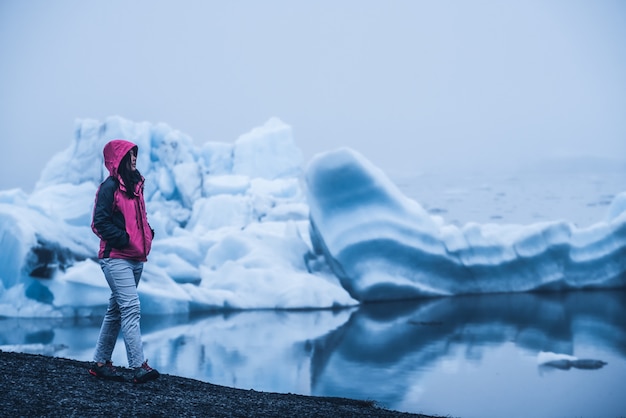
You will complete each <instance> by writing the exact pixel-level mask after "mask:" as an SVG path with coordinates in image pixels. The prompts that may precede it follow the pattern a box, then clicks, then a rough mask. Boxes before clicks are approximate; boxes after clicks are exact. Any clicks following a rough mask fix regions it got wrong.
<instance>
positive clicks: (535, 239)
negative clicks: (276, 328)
mask: <svg viewBox="0 0 626 418" xmlns="http://www.w3.org/2000/svg"><path fill="white" fill-rule="evenodd" d="M305 175H306V185H307V201H308V204H309V209H310V220H311V221H310V229H311V241H312V243H313V246H314V251H315V253H316V254H319V255H323V256H324V258H325V259H326V260H327V262H328V265H329V266H330V267H331V269H332V271H333V272H334V273H335V275H336V276H337V277H338V278H339V280H340V281H341V284H342V286H343V287H344V288H345V289H346V290H347V291H348V292H349V293H350V295H351V296H352V297H354V298H355V299H357V300H359V301H379V300H390V299H401V298H411V297H423V296H444V295H458V294H469V293H489V292H524V291H533V290H565V289H588V288H614V287H624V285H626V193H621V194H619V195H618V196H616V197H615V199H614V201H613V202H612V205H611V207H610V208H609V214H608V217H607V219H606V220H604V221H601V222H598V223H596V224H594V225H591V226H589V227H586V228H579V227H577V226H576V225H574V224H572V223H570V222H566V221H552V222H544V223H537V224H531V225H500V224H477V223H468V224H466V225H464V226H462V227H459V226H456V225H452V224H445V222H444V221H443V219H442V218H440V217H438V216H433V215H431V214H429V213H427V212H426V211H425V210H424V209H423V208H422V207H421V206H420V204H419V203H418V202H416V201H414V200H411V199H409V198H407V197H406V196H404V195H403V194H402V193H401V191H400V190H399V189H398V188H397V187H396V186H395V185H394V184H393V183H392V182H391V181H390V180H389V179H388V178H387V176H386V175H385V174H384V173H383V172H382V171H381V170H379V169H378V168H377V167H375V166H374V165H373V164H372V163H371V162H369V161H368V160H367V159H366V158H365V157H363V156H362V155H361V154H359V153H358V152H356V151H354V150H352V149H348V148H343V149H339V150H336V151H331V152H327V153H324V154H320V155H317V156H315V157H314V158H313V159H312V160H311V161H310V162H309V164H308V166H307V169H306V174H305Z"/></svg>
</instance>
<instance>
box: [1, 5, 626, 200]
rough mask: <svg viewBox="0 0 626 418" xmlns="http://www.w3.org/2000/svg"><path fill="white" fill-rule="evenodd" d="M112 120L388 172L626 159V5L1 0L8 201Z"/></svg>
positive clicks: (201, 140)
mask: <svg viewBox="0 0 626 418" xmlns="http://www.w3.org/2000/svg"><path fill="white" fill-rule="evenodd" d="M110 115H120V116H123V117H125V118H128V119H131V120H135V121H150V122H154V123H156V122H166V123H168V124H169V125H170V126H171V127H173V128H176V129H178V130H180V131H183V132H185V133H187V134H189V135H190V136H191V137H192V138H194V141H195V142H196V143H197V144H198V145H200V144H202V143H204V142H206V141H227V142H232V141H234V140H235V139H236V138H237V137H238V136H239V135H241V134H243V133H245V132H247V131H249V130H250V129H252V128H254V127H256V126H258V125H261V124H263V123H264V122H265V121H266V120H267V119H269V118H270V117H272V116H277V117H279V118H280V119H282V120H283V121H284V122H286V123H287V124H289V125H291V126H292V127H293V130H294V137H295V139H296V142H297V144H298V145H299V146H300V147H301V148H302V150H303V151H304V155H305V158H306V159H308V158H310V157H311V156H312V155H313V154H315V153H317V152H321V151H326V150H330V149H334V148H337V147H339V146H344V145H345V146H350V147H353V148H355V149H357V150H359V151H360V152H361V153H363V154H364V155H365V156H366V157H368V158H369V159H370V160H372V161H373V162H374V163H375V164H377V165H379V166H381V167H382V168H383V169H384V170H386V171H388V172H394V171H409V170H412V171H417V172H419V171H421V170H423V169H429V168H430V167H456V166H460V165H465V166H479V165H481V164H484V163H488V162H500V163H504V164H507V165H508V164H510V163H517V162H519V161H520V160H524V159H528V158H535V157H537V156H540V155H545V156H568V155H595V156H609V157H626V2H624V1H621V0H614V1H610V0H585V1H576V0H563V1H558V0H555V1H532V0H530V1H529V0H520V1H495V0H493V1H490V0H485V1H461V0H458V1H440V0H437V1H435V0H433V1H419V0H406V1H404V0H388V1H387V0H385V1H383V0H378V1H368V0H343V1H338V0H328V1H326V0H323V1H319V0H316V1H293V0H284V1H277V0H263V1H257V0H249V1H243V0H233V1H223V0H219V1H209V0H197V1H194V0H176V1H174V0H172V1H158V0H133V1H126V0H93V1H83V0H28V1H23V0H0V141H1V142H0V143H1V144H2V149H1V151H0V189H8V188H13V187H21V188H23V189H24V190H26V191H30V190H32V187H33V186H34V184H35V182H36V180H37V179H38V177H39V174H40V172H41V170H42V168H43V166H44V165H45V163H46V162H47V161H48V160H49V159H50V158H51V157H52V156H53V155H54V154H55V153H56V152H59V151H61V150H63V149H65V148H66V147H67V146H68V145H69V144H70V142H71V140H72V137H73V134H74V121H75V120H76V119H77V118H93V119H98V120H104V118H106V117H107V116H110Z"/></svg>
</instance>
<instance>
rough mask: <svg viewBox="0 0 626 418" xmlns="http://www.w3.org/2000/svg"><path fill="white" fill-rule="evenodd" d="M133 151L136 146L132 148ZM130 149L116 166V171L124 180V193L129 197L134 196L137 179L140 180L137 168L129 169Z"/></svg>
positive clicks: (135, 149)
mask: <svg viewBox="0 0 626 418" xmlns="http://www.w3.org/2000/svg"><path fill="white" fill-rule="evenodd" d="M133 150H134V151H135V153H136V152H137V148H133ZM129 163H130V151H128V152H127V153H126V155H125V156H124V158H122V161H121V162H120V166H119V167H118V168H117V172H118V173H119V175H120V177H121V178H122V180H123V181H124V185H125V186H126V195H127V196H128V197H130V198H134V197H135V186H136V185H137V183H139V181H141V173H139V170H135V171H133V170H130V169H129V165H130V164H129Z"/></svg>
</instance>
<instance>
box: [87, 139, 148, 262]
mask: <svg viewBox="0 0 626 418" xmlns="http://www.w3.org/2000/svg"><path fill="white" fill-rule="evenodd" d="M133 148H135V149H137V146H136V145H135V144H133V143H132V142H130V141H126V140H123V139H115V140H113V141H110V142H109V143H107V144H106V145H105V146H104V152H103V153H104V165H105V166H106V168H107V169H108V170H109V174H110V176H109V177H108V178H107V179H106V180H105V181H104V182H102V184H100V187H99V188H98V192H97V193H96V201H95V204H94V210H93V220H92V222H91V229H92V230H93V232H94V233H95V234H96V235H97V236H98V237H100V251H99V252H98V257H99V258H125V259H129V260H136V261H146V260H147V257H148V254H149V253H150V248H151V247H152V238H153V236H154V231H153V230H152V228H150V224H148V218H147V217H146V205H145V202H144V198H143V184H144V178H143V177H142V178H141V181H139V183H138V184H137V186H136V187H135V191H134V195H135V196H134V197H133V198H129V197H128V195H127V194H126V193H125V191H126V186H125V185H124V181H123V180H122V178H121V177H120V175H119V173H118V168H119V166H120V162H121V161H122V158H124V156H125V155H126V154H127V153H128V152H129V151H130V150H131V149H133Z"/></svg>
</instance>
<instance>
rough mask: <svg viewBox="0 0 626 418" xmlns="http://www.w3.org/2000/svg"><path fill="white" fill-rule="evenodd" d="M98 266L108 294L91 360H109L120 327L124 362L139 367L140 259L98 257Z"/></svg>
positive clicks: (141, 353)
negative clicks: (138, 289) (124, 349)
mask: <svg viewBox="0 0 626 418" xmlns="http://www.w3.org/2000/svg"><path fill="white" fill-rule="evenodd" d="M100 267H102V271H103V272H104V277H105V278H106V280H107V282H108V283H109V287H110V288H111V297H110V299H109V307H108V309H107V312H106V314H105V315H104V319H103V320H102V327H101V328H100V335H99V336H98V343H97V344H96V352H95V354H94V361H96V362H99V363H105V362H106V361H108V360H111V356H112V355H113V349H114V348H115V343H116V341H117V337H118V335H119V333H120V329H121V330H122V336H123V337H124V344H125V345H126V357H127V358H128V366H129V367H131V368H136V367H139V366H141V364H142V363H143V344H142V341H141V329H140V327H139V319H140V318H141V309H140V306H139V296H138V295H137V285H138V284H139V279H140V278H141V273H142V271H143V263H142V262H140V261H131V260H124V259H120V258H103V259H101V260H100Z"/></svg>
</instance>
